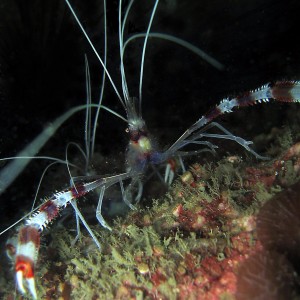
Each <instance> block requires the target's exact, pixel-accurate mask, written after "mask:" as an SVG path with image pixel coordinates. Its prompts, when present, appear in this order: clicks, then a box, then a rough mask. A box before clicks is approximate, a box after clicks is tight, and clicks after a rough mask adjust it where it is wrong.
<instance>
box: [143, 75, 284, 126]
mask: <svg viewBox="0 0 300 300" xmlns="http://www.w3.org/2000/svg"><path fill="white" fill-rule="evenodd" d="M281 76H282V75H281ZM146 78H147V76H146ZM264 81H265V80H264ZM173 84H174V83H173ZM154 98H156V97H154ZM157 98H159V97H157ZM165 98H166V97H165ZM144 99H145V98H144ZM143 102H144V103H145V104H146V103H147V102H148V101H146V100H144V101H143ZM146 105H147V104H146ZM147 110H149V109H147ZM200 115H201V113H200ZM197 117H199V115H197ZM191 123H192V122H191Z"/></svg>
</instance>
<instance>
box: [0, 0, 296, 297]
mask: <svg viewBox="0 0 300 300" xmlns="http://www.w3.org/2000/svg"><path fill="white" fill-rule="evenodd" d="M65 2H66V4H67V5H68V7H69V9H70V11H71V13H72V15H73V17H74V19H75V20H76V22H77V23H78V25H79V28H80V30H81V32H82V34H83V35H84V37H85V38H86V39H87V41H88V43H89V44H90V47H91V49H92V51H93V52H94V54H95V55H96V57H97V59H98V60H99V62H100V64H101V66H102V68H103V70H104V72H103V80H102V85H101V96H100V101H99V103H98V104H97V105H95V104H92V103H91V101H89V102H88V103H87V104H86V105H84V106H82V107H77V108H75V109H73V110H72V114H73V113H74V112H77V111H78V110H82V109H87V111H89V109H90V108H92V107H96V109H97V114H96V118H95V120H94V131H93V132H92V133H91V135H92V138H91V142H90V141H89V142H88V144H92V146H91V149H92V150H88V151H87V152H88V154H89V155H90V156H91V155H93V148H94V140H95V132H96V123H97V120H98V119H97V118H98V115H99V112H100V110H101V109H105V110H108V111H110V112H112V113H114V114H115V115H116V116H118V117H120V118H122V119H123V120H124V121H126V123H127V130H126V131H127V132H128V135H129V143H128V146H127V151H126V169H125V171H124V173H121V174H115V175H109V176H102V175H92V176H89V175H86V176H80V177H75V178H71V184H70V187H69V188H66V189H63V190H61V191H59V192H55V193H53V194H52V195H51V196H50V197H49V198H47V199H46V200H45V201H44V202H43V203H42V204H41V205H40V206H38V207H37V208H36V209H35V210H33V211H32V212H31V213H30V214H29V216H28V217H26V218H25V222H24V225H22V226H20V227H19V228H18V233H17V235H16V236H15V237H13V238H10V239H9V240H8V241H7V246H6V248H7V254H8V256H9V257H10V259H11V260H12V261H13V263H14V269H15V277H16V284H17V287H18V290H19V291H20V292H21V293H23V294H25V293H26V290H27V289H28V290H29V292H30V294H31V296H32V297H33V298H34V299H37V298H38V295H37V292H36V286H35V279H34V269H35V265H36V261H37V256H38V250H39V247H40V235H41V233H42V231H43V229H44V228H45V227H46V226H48V224H49V223H52V221H54V219H56V218H57V217H58V215H59V213H60V212H61V211H62V210H63V209H64V208H65V207H66V206H67V205H68V204H71V206H72V208H73V209H74V211H75V215H76V219H78V220H80V221H81V223H82V224H83V225H84V227H85V228H86V229H87V231H88V232H89V234H90V235H91V237H92V238H93V240H94V241H95V243H96V245H97V246H98V248H99V249H101V244H100V242H99V241H98V239H97V238H96V236H95V234H94V233H93V231H92V230H91V228H90V227H89V225H88V224H87V222H86V221H85V219H84V217H83V215H82V214H81V212H80V210H79V209H78V208H77V199H79V198H80V197H83V196H84V195H86V194H88V193H89V192H91V191H94V190H96V189H97V190H99V191H100V192H99V200H98V205H97V209H96V218H97V220H98V221H99V223H100V224H101V225H102V226H103V227H105V228H107V229H109V230H111V228H110V226H109V225H108V224H107V223H106V221H105V220H104V218H103V217H102V213H101V209H102V203H103V199H104V195H105V192H106V190H107V189H108V188H109V187H111V186H112V185H116V184H118V185H119V186H120V190H121V194H122V198H123V201H124V202H125V203H126V204H127V205H128V206H129V207H130V208H131V209H135V206H134V204H135V203H137V202H139V201H140V199H141V197H142V192H143V177H144V175H145V173H146V171H147V169H148V168H152V169H153V170H154V173H156V174H157V175H158V176H159V177H160V178H161V179H162V181H164V182H165V183H167V184H168V185H170V184H171V183H172V181H173V178H174V170H173V168H172V167H171V166H170V160H172V159H179V161H180V162H181V167H182V169H183V170H184V165H183V163H182V158H183V157H185V156H190V155H197V154H199V153H201V152H202V151H212V152H214V151H215V150H216V148H217V145H216V144H214V142H213V140H215V139H219V140H220V139H221V140H230V141H234V142H236V143H238V144H239V145H240V146H242V147H243V148H244V149H245V150H246V151H248V152H250V153H251V154H253V155H254V156H255V157H256V158H257V159H265V157H263V156H261V155H259V154H258V153H256V152H255V151H254V150H253V149H252V148H251V147H250V145H251V144H252V142H251V141H247V140H245V139H243V138H241V137H239V136H236V135H234V134H233V133H232V132H230V131H228V130H227V129H226V128H224V127H223V126H222V125H220V124H218V123H216V122H214V120H215V119H216V118H217V117H219V116H220V115H223V114H228V113H231V112H233V111H234V110H235V109H237V108H241V107H246V106H251V105H253V104H258V103H263V102H269V101H270V100H273V101H276V102H289V103H292V102H299V101H300V83H299V82H297V81H276V82H274V83H269V84H265V85H263V86H261V87H260V88H258V89H256V90H253V91H249V92H247V93H243V94H241V95H238V96H236V97H234V98H226V99H223V100H222V101H220V102H219V104H217V105H216V106H215V107H213V108H212V109H211V110H209V111H208V112H207V113H206V114H204V115H203V116H202V117H201V118H199V119H198V120H197V121H196V122H195V123H194V124H192V126H190V127H189V128H188V129H187V130H186V131H184V132H183V134H182V135H181V136H180V137H179V138H178V139H177V140H176V141H175V142H174V143H173V144H172V145H171V146H170V147H169V148H167V149H166V150H160V149H159V147H158V146H157V144H156V143H155V142H154V139H153V138H152V136H151V134H150V133H149V131H148V129H147V125H146V122H145V120H144V119H143V116H142V87H143V73H144V63H145V55H146V49H147V44H148V42H149V39H150V38H153V39H163V40H166V41H168V42H170V43H174V44H175V46H181V47H185V48H186V50H187V51H192V52H193V53H195V54H196V55H198V56H200V57H201V58H202V59H204V60H205V62H207V63H209V64H211V65H212V67H214V68H217V69H222V68H223V65H222V64H221V63H219V62H218V61H217V60H215V59H214V58H212V57H210V56H209V55H207V54H206V53H204V52H203V51H202V50H200V49H198V48H196V47H195V46H193V45H191V44H189V43H188V42H186V41H184V40H181V39H180V38H177V37H175V36H171V35H168V34H163V33H157V32H152V31H151V26H152V23H153V20H154V16H155V12H156V9H157V6H158V5H159V0H156V1H154V4H153V9H152V11H151V14H150V17H149V22H148V25H147V30H146V32H145V33H138V34H134V35H132V36H130V37H129V38H128V39H125V38H124V28H125V26H126V21H127V18H128V15H129V14H130V9H131V7H132V5H133V4H134V0H131V1H130V2H129V4H128V6H127V8H126V10H125V11H124V10H123V5H122V1H121V0H120V1H119V11H118V18H119V28H118V30H119V32H118V37H119V41H118V42H119V49H120V51H119V59H120V75H121V84H122V96H121V93H120V92H119V90H118V88H117V87H116V84H115V81H114V80H113V78H112V76H111V73H110V72H109V70H108V68H107V63H106V56H107V53H106V42H107V39H106V15H105V16H104V31H105V42H104V44H105V45H104V49H105V51H104V57H101V56H100V54H99V52H98V51H97V49H96V47H95V46H94V43H93V42H92V40H91V38H90V37H89V35H88V34H87V32H86V30H85V29H84V26H83V25H82V24H81V22H80V20H79V18H78V16H77V15H76V13H75V10H74V9H73V7H72V5H71V3H70V2H69V1H68V0H65ZM103 5H104V14H106V2H105V1H103ZM136 39H143V47H142V53H141V63H140V77H139V95H138V98H135V97H132V96H131V95H130V93H129V88H128V85H127V81H126V73H125V66H124V54H125V51H126V47H127V46H128V44H129V43H130V42H132V41H133V40H136ZM87 74H88V72H87ZM107 78H108V81H109V82H110V84H111V85H112V87H113V89H114V91H115V94H116V96H117V97H118V99H119V101H120V103H121V105H122V107H123V108H124V110H125V114H126V117H122V116H120V115H119V114H117V113H115V112H113V111H112V110H110V109H108V108H107V107H106V106H104V105H102V99H103V97H104V92H103V89H104V84H105V81H106V79H107ZM87 90H89V75H88V76H87ZM88 94H89V92H88ZM69 115H70V114H67V115H66V116H65V118H68V117H69ZM87 119H88V121H87V122H86V123H90V122H91V121H90V115H89V114H88V117H87ZM59 121H60V122H58V124H57V126H58V127H59V126H61V125H62V122H61V119H59ZM55 124H56V123H55ZM211 129H213V130H211ZM44 142H46V141H44ZM191 147H192V150H191ZM27 152H28V151H27ZM35 152H37V151H35ZM87 156H88V155H87ZM16 161H18V159H16ZM161 165H162V166H164V167H165V174H164V177H163V176H161V175H160V174H159V173H160V169H159V168H157V166H161ZM14 169H16V166H14ZM86 169H87V168H86ZM5 173H11V172H10V170H8V171H7V170H6V171H5ZM2 175H3V174H2ZM15 176H17V175H15ZM0 177H1V173H0ZM12 180H13V179H12ZM124 183H125V184H124ZM24 283H25V284H26V286H24Z"/></svg>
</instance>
